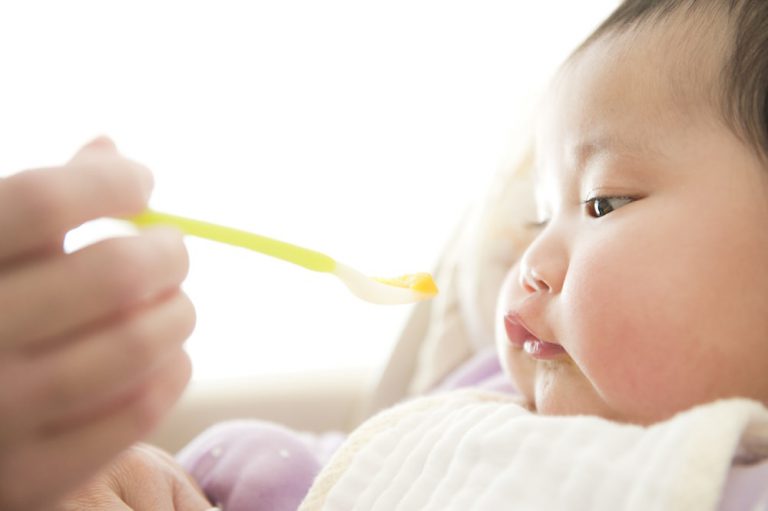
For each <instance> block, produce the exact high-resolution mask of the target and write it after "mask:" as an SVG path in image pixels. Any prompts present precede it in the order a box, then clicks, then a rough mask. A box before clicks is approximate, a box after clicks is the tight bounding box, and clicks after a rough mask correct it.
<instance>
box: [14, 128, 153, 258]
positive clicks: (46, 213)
mask: <svg viewBox="0 0 768 511" xmlns="http://www.w3.org/2000/svg"><path fill="white" fill-rule="evenodd" d="M152 186H153V180H152V174H151V172H150V171H149V170H148V169H147V168H146V167H144V166H142V165H139V164H138V163H135V162H133V161H130V160H128V159H126V158H123V157H122V156H120V155H119V154H118V153H117V152H116V151H115V150H114V149H113V148H112V149H111V148H109V147H105V146H104V144H103V143H99V144H96V145H95V146H93V145H89V146H86V147H85V148H83V149H82V150H81V151H80V152H78V154H77V155H75V157H74V158H73V159H72V161H70V162H69V163H68V164H67V165H65V166H63V167H55V168H45V169H35V170H28V171H25V172H20V173H18V174H15V175H12V176H10V177H8V178H6V179H4V180H2V181H0V239H2V240H3V243H2V244H0V262H6V261H9V260H13V259H15V258H18V257H20V256H23V255H24V254H27V253H29V252H36V251H38V250H39V247H41V246H48V245H50V243H51V240H56V239H60V238H62V237H63V235H64V234H65V233H66V232H67V231H69V230H70V229H72V228H74V227H77V226H78V225H80V224H82V223H84V222H87V221H89V220H93V219H96V218H101V217H105V216H110V217H120V216H127V215H131V214H135V213H139V212H140V211H141V210H143V209H144V208H145V207H146V204H147V200H148V197H149V194H150V192H151V189H152Z"/></svg>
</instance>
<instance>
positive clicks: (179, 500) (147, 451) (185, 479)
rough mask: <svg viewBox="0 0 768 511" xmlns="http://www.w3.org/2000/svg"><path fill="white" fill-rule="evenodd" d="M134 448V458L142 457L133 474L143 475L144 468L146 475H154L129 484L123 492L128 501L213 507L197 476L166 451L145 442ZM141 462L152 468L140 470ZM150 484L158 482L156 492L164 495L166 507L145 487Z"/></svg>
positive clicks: (200, 510)
mask: <svg viewBox="0 0 768 511" xmlns="http://www.w3.org/2000/svg"><path fill="white" fill-rule="evenodd" d="M131 450H132V451H133V452H134V453H137V455H136V456H135V458H139V461H138V462H135V463H133V464H132V466H133V470H131V472H132V473H133V475H134V476H136V477H140V476H141V472H144V474H145V475H150V476H151V479H149V480H147V481H145V484H144V485H136V484H133V485H131V486H130V487H129V488H126V491H125V492H124V494H123V496H124V498H125V501H126V502H128V503H129V504H130V505H131V507H133V508H134V509H135V510H137V511H139V510H144V509H146V510H154V509H168V510H169V511H170V510H175V511H208V510H210V509H212V507H211V504H210V502H208V499H206V498H205V496H204V495H203V492H202V490H200V488H199V487H198V485H197V483H196V482H195V481H194V479H192V477H191V476H190V475H189V474H187V473H186V472H185V471H184V469H183V468H182V467H181V466H180V465H179V464H178V462H177V461H176V460H175V459H174V458H173V457H172V456H171V455H169V454H168V453H167V452H165V451H163V450H161V449H158V448H157V447H154V446H151V445H145V444H138V445H135V446H133V447H132V448H131ZM141 465H146V466H147V468H149V469H150V470H145V471H142V470H140V467H141ZM158 471H160V472H162V474H163V476H162V477H160V476H159V475H158V474H157V472H158ZM148 486H155V487H156V490H155V492H154V493H155V495H162V496H163V497H164V498H163V499H162V506H164V507H162V508H161V507H160V504H161V503H160V502H158V503H157V504H156V505H153V501H152V499H151V497H152V495H150V494H148V492H146V491H144V488H146V487H148Z"/></svg>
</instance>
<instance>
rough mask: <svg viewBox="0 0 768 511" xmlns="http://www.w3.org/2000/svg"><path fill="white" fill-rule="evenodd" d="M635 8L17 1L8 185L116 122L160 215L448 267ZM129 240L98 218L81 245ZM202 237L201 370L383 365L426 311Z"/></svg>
mask: <svg viewBox="0 0 768 511" xmlns="http://www.w3.org/2000/svg"><path fill="white" fill-rule="evenodd" d="M615 3H616V2H615V0H590V1H589V2H573V1H568V0H546V1H543V0H542V1H535V2H534V1H512V0H507V1H497V2H491V1H489V2H484V1H470V0H464V1H440V2H438V1H419V0H407V1H406V0H402V1H401V0H387V1H375V2H374V1H360V0H358V1H340V0H326V1H309V0H306V1H299V0H279V1H278V0H274V1H269V2H267V1H252V2H245V1H242V2H233V1H218V2H212V1H209V2H202V1H187V2H162V1H154V2H150V1H131V2H127V1H126V2H115V1H103V0H102V1H90V2H86V1H66V2H62V1H56V2H54V1H49V2H39V1H25V2H22V1H16V2H13V1H5V2H2V3H0V176H2V175H8V174H11V173H13V172H15V171H19V170H21V169H24V168H30V167H35V166H44V165H46V166H47V165H55V164H60V163H62V162H64V161H66V160H67V159H68V158H69V156H70V155H71V154H72V153H73V152H74V151H75V150H76V149H77V147H78V146H79V145H80V144H82V143H84V142H86V141H87V140H89V139H90V138H92V137H94V136H96V135H99V134H107V135H109V136H111V137H112V138H114V139H115V141H116V142H117V144H118V147H119V148H120V149H121V151H122V152H123V153H124V154H126V155H128V156H130V157H132V158H133V159H136V160H138V161H141V162H142V163H144V164H146V165H148V166H149V167H150V168H152V169H153V171H154V172H155V177H156V189H155V193H154V195H153V198H152V200H151V205H152V206H153V207H155V208H157V209H160V210H165V211H169V212H175V213H178V214H185V215H190V216H194V217H198V218H203V219H206V220H209V221H215V222H220V223H224V224H229V225H233V226H236V227H240V228H244V229H249V230H252V231H255V232H258V233H261V234H266V235H270V236H273V237H277V238H280V239H284V240H286V241H291V242H293V243H297V244H301V245H305V246H307V247H310V248H314V249H317V250H321V251H324V252H326V253H328V254H329V255H331V256H332V257H335V258H337V259H339V260H341V261H344V262H345V263H347V264H349V265H351V266H354V267H356V268H358V269H360V270H361V271H363V272H365V273H370V274H375V275H381V276H395V275H399V274H402V273H412V272H416V271H429V270H431V269H432V268H433V265H434V263H435V262H436V260H437V258H438V257H439V254H440V250H441V247H442V245H443V244H444V243H445V241H446V240H447V238H448V236H449V235H450V232H451V231H452V229H453V228H454V226H455V224H456V222H457V221H458V220H459V218H460V216H461V215H462V214H463V212H464V211H465V210H466V208H467V207H468V206H469V205H470V204H471V202H472V201H473V200H476V198H477V197H478V196H479V194H480V193H481V191H482V190H483V187H484V186H485V183H486V182H487V180H488V179H489V178H490V176H491V175H492V174H493V172H495V171H496V170H497V168H498V167H499V166H500V165H502V164H504V163H505V154H506V152H505V151H506V148H507V147H509V145H510V143H512V142H514V141H513V140H511V139H512V138H513V137H515V136H519V133H521V132H525V130H526V129H527V123H528V122H529V120H530V118H531V112H532V110H533V105H534V104H535V102H536V100H537V98H538V96H539V94H540V92H541V91H542V89H543V87H544V84H545V83H546V81H547V79H548V78H549V77H550V75H551V74H552V73H553V72H554V70H555V68H556V67H557V65H558V64H559V63H560V62H561V61H562V60H563V59H564V58H565V57H566V56H567V54H568V52H569V51H570V50H571V49H572V48H573V47H574V46H575V45H576V44H578V42H579V41H580V40H581V39H582V38H583V37H585V36H586V35H587V34H588V33H589V32H590V31H591V30H592V29H593V28H594V27H595V26H596V24H597V23H598V22H599V20H600V19H602V18H603V17H605V16H606V15H607V14H608V12H609V11H610V9H611V8H612V7H613V6H614V5H615ZM120 232H121V226H120V225H118V224H116V223H114V222H108V221H102V222H96V223H94V224H88V225H86V226H84V227H83V228H81V229H79V230H77V231H75V232H74V233H73V234H72V235H71V236H70V238H69V239H68V244H69V248H70V249H76V248H77V247H79V246H81V245H82V244H84V243H87V242H90V241H92V240H94V239H96V238H98V237H101V236H105V235H111V234H117V233H120ZM188 247H189V251H190V254H191V260H192V268H191V272H190V275H189V278H188V280H187V282H186V284H185V289H186V291H187V292H188V294H189V295H190V296H191V297H192V299H193V301H194V302H195V304H196V307H197V311H198V326H197V329H196V331H195V333H194V334H193V335H192V337H191V338H190V340H189V343H188V347H189V352H190V354H191V356H192V358H193V362H194V376H193V377H194V378H195V379H197V380H201V379H211V378H221V377H231V376H246V375H249V374H255V373H270V372H286V371H305V370H312V369H327V368H333V367H352V366H354V367H364V368H365V367H370V368H371V369H374V368H376V367H378V366H379V365H380V364H381V363H382V362H383V360H384V359H385V358H386V356H387V354H388V352H389V350H390V348H391V346H392V343H393V341H394V340H395V339H396V337H397V335H398V333H399V330H400V328H401V327H402V325H403V322H404V321H405V319H406V317H407V315H408V313H409V311H410V306H396V307H392V306H390V307H382V306H375V305H370V304H367V303H363V302H360V301H358V300H357V299H356V298H354V297H353V296H352V295H350V294H349V293H348V292H347V291H346V290H345V289H344V288H343V287H342V286H341V285H340V284H339V283H337V282H335V281H334V280H333V277H331V276H329V275H323V274H315V273H311V272H308V271H306V270H303V269H300V268H298V267H294V266H292V265H289V264H287V263H283V262H281V261H276V260H272V259H268V258H266V257H264V256H261V255H258V254H255V253H251V252H247V251H245V250H241V249H235V248H230V247H226V246H220V245H215V244H213V243H210V242H205V241H200V240H194V239H190V240H188ZM438 284H439V282H438Z"/></svg>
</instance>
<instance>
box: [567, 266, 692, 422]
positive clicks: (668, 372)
mask: <svg viewBox="0 0 768 511" xmlns="http://www.w3.org/2000/svg"><path fill="white" fill-rule="evenodd" d="M591 275H593V278H592V279H591V280H590V282H589V283H584V284H583V285H582V286H581V287H580V288H579V293H578V294H577V295H573V296H571V297H570V298H571V301H570V304H569V305H570V306H568V307H565V310H566V311H567V312H566V314H567V315H568V321H567V324H569V325H571V329H570V331H569V332H568V334H567V335H568V341H567V342H568V345H567V349H568V350H569V353H570V355H571V356H572V357H573V359H574V361H575V362H576V364H577V365H578V366H579V367H580V369H581V371H582V372H583V373H584V375H585V376H586V378H587V379H588V380H589V381H590V382H591V384H592V386H593V387H594V389H595V391H596V392H597V394H598V395H599V396H601V398H602V399H603V400H604V401H605V403H606V404H607V405H608V407H609V408H611V409H612V410H614V411H615V412H616V413H617V415H619V416H620V417H623V418H625V419H626V420H630V421H636V422H652V421H655V420H659V419H660V418H666V417H668V416H669V415H671V414H673V413H675V411H677V410H679V409H680V407H681V403H682V402H683V401H685V399H684V396H685V394H686V393H687V390H686V388H687V387H688V386H690V384H691V383H690V382H686V381H684V379H685V378H684V376H685V375H684V373H682V372H681V371H680V368H681V367H682V366H683V365H684V364H683V363H684V362H685V360H686V356H687V354H686V344H687V343H686V342H685V341H684V336H685V335H686V332H685V331H684V330H680V331H678V330H679V328H678V327H677V326H676V325H675V323H674V322H670V321H666V320H665V318H664V317H663V313H662V314H660V312H659V311H658V310H654V305H653V301H650V300H643V299H639V298H638V297H642V296H644V295H645V296H653V293H652V291H653V290H652V289H647V287H652V286H653V284H652V283H648V282H645V283H642V282H639V281H638V282H633V283H628V282H624V284H625V285H616V282H617V280H616V279H617V278H618V276H611V275H609V274H606V273H605V272H603V273H602V274H601V273H599V272H597V273H595V272H593V273H592V274H591ZM619 282H621V281H619ZM644 287H646V289H644ZM645 293H650V294H645Z"/></svg>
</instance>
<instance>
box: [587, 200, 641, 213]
mask: <svg viewBox="0 0 768 511" xmlns="http://www.w3.org/2000/svg"><path fill="white" fill-rule="evenodd" d="M633 200H634V199H633V198H632V197H594V198H592V199H587V200H585V201H584V209H585V211H586V213H587V215H589V216H591V217H592V218H600V217H602V216H605V215H607V214H608V213H610V212H611V211H613V210H615V209H619V208H620V207H622V206H626V205H627V204H629V203H630V202H632V201H633Z"/></svg>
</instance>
